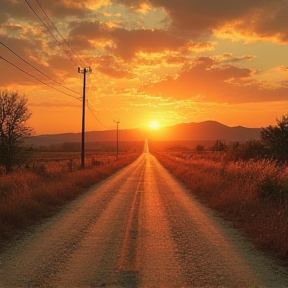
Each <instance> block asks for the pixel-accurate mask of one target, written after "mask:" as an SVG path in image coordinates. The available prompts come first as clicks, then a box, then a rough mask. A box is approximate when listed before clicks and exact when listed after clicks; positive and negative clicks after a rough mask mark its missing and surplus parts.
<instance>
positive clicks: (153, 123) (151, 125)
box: [149, 121, 160, 130]
mask: <svg viewBox="0 0 288 288" xmlns="http://www.w3.org/2000/svg"><path fill="white" fill-rule="evenodd" d="M159 127H160V125H159V123H158V122H157V121H151V122H150V123H149V128H150V129H153V130H156V129H158V128H159Z"/></svg>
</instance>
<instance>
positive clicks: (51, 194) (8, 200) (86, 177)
mask: <svg viewBox="0 0 288 288" xmlns="http://www.w3.org/2000/svg"><path fill="white" fill-rule="evenodd" d="M138 156H139V153H130V154H126V155H120V156H119V158H118V160H117V161H116V160H115V156H113V157H112V156H111V158H109V157H108V158H107V155H106V156H105V159H106V162H105V163H104V162H103V161H104V159H103V161H100V162H102V163H103V164H102V163H101V164H102V165H98V166H93V165H92V164H93V161H92V160H93V159H92V160H91V161H90V164H89V161H88V160H87V161H86V167H87V168H86V169H82V170H81V169H76V168H75V169H74V168H73V169H72V170H71V169H70V168H69V166H67V161H66V160H65V161H50V162H49V161H48V162H47V161H46V162H40V163H37V165H36V164H35V165H34V166H33V167H30V168H29V169H22V170H18V171H17V172H14V173H11V174H8V175H5V174H3V175H0V240H5V239H9V238H10V237H11V235H12V236H13V235H14V234H15V233H17V232H18V231H21V230H23V228H26V227H27V226H29V225H31V224H33V223H35V222H37V221H39V220H40V219H43V218H45V217H48V216H51V215H53V213H55V212H57V211H59V209H60V208H61V206H63V204H64V203H65V202H67V201H68V200H71V199H73V198H75V197H76V196H77V195H79V194H80V193H83V191H85V189H86V188H88V187H89V186H91V185H93V184H95V183H97V182H99V181H101V180H102V179H104V178H106V177H108V176H109V175H111V174H113V173H115V172H116V171H117V170H119V169H121V168H123V167H124V166H126V165H128V164H130V163H132V162H133V161H134V160H135V159H136V158H137V157H138ZM98 159H99V158H98ZM107 159H108V160H109V161H108V160H107ZM75 167H78V168H79V165H78V164H77V163H76V164H75Z"/></svg>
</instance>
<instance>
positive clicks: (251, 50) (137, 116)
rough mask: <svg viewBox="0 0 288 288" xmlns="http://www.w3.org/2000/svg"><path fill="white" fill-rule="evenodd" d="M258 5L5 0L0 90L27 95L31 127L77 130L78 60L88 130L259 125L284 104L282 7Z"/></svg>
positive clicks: (223, 0) (287, 89) (0, 19)
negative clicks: (205, 123)
mask: <svg viewBox="0 0 288 288" xmlns="http://www.w3.org/2000/svg"><path fill="white" fill-rule="evenodd" d="M48 2H49V3H48ZM258 2H259V1H258ZM258 2H257V1H256V2H255V1H249V0H243V1H238V2H237V4H235V2H231V1H227V0H220V1H210V2H209V5H208V4H207V1H196V0H184V1H182V2H181V3H182V4H181V5H176V4H175V3H176V2H175V0H167V1H157V0H150V1H142V0H141V1H140V0H129V1H128V0H127V1H120V0H101V1H99V0H89V1H86V2H85V3H83V4H79V3H78V2H77V3H78V4H77V3H76V2H75V1H71V0H49V1H45V0H38V1H35V0H27V1H20V0H3V1H1V4H0V35H1V40H0V57H1V58H0V65H1V69H0V87H1V88H0V89H1V90H4V89H10V90H17V91H18V92H19V93H20V94H25V95H26V96H27V97H28V100H29V101H28V105H29V108H30V110H31V112H32V113H33V115H32V117H31V121H30V125H31V126H33V127H34V128H35V131H36V134H53V133H62V132H63V133H64V132H79V131H81V113H82V91H83V74H81V73H78V67H80V68H83V67H91V68H92V73H88V74H87V77H86V82H87V83H86V100H87V101H86V107H87V113H86V130H87V131H88V130H109V129H115V125H114V124H115V123H114V122H113V119H119V120H120V121H121V129H130V128H136V127H141V126H143V125H147V124H145V123H143V119H151V118H152V117H153V118H154V117H155V118H154V119H161V123H165V125H167V126H170V125H174V124H177V123H187V122H201V121H206V120H215V121H218V122H221V123H223V124H225V125H228V126H238V125H242V126H246V127H265V126H268V125H270V124H273V123H275V119H276V118H277V117H278V118H279V117H281V116H282V115H284V114H286V113H287V108H288V96H287V95H288V71H287V69H286V67H288V53H287V45H288V40H287V39H288V30H287V29H286V27H288V18H287V17H286V15H287V13H288V5H287V1H285V0H279V1H277V3H276V2H275V1H268V0H263V1H260V2H259V3H258ZM36 15H38V17H37V16H36ZM39 18H40V19H41V21H40V20H39ZM272 55H273V56H272ZM23 71H24V72H23ZM153 118H152V119H153ZM152 126H153V125H152ZM155 126H157V125H154V127H155ZM150 128H152V127H150ZM155 128H156V127H155ZM155 128H152V129H155Z"/></svg>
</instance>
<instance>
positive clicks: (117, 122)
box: [113, 120, 120, 159]
mask: <svg viewBox="0 0 288 288" xmlns="http://www.w3.org/2000/svg"><path fill="white" fill-rule="evenodd" d="M113 121H114V122H115V123H116V124H117V149H116V151H117V152H116V159H118V142H119V136H118V130H119V129H118V124H119V123H120V121H115V120H113Z"/></svg>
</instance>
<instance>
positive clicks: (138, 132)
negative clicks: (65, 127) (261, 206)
mask: <svg viewBox="0 0 288 288" xmlns="http://www.w3.org/2000/svg"><path fill="white" fill-rule="evenodd" d="M260 131H261V128H246V127H242V126H237V127H229V126H226V125H223V124H221V123H219V122H216V121H205V122H200V123H194V122H191V123H181V124H177V125H173V126H165V127H161V128H159V129H157V130H149V129H141V128H139V129H127V130H119V141H140V140H144V139H152V140H154V141H183V140H186V141H196V140H205V141H207V140H210V141H213V140H215V141H216V140H224V141H227V142H232V141H239V142H245V141H247V140H251V139H255V140H257V139H260ZM85 141H86V142H102V141H116V130H107V131H89V132H86V133H85ZM71 142H81V133H63V134H51V135H48V134H47V135H38V136H32V137H30V138H29V139H27V141H26V143H27V145H32V146H36V147H39V146H50V145H57V144H61V143H71Z"/></svg>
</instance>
